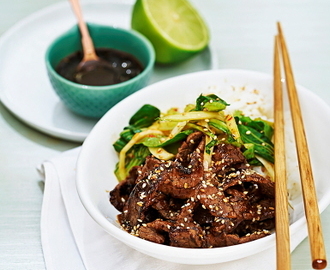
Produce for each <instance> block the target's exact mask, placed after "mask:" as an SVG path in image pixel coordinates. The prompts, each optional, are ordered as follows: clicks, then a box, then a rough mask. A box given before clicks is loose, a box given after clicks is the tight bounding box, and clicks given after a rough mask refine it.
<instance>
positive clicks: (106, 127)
mask: <svg viewBox="0 0 330 270" xmlns="http://www.w3.org/2000/svg"><path fill="white" fill-rule="evenodd" d="M272 84H273V80H272V77H271V76H269V75H267V74H262V73H258V72H252V71H244V70H214V71H202V72H197V73H192V74H187V75H182V76H179V77H175V78H172V79H168V80H165V81H162V82H159V83H156V84H153V85H150V86H148V87H146V88H144V89H142V90H141V91H139V92H137V93H134V94H133V95H131V96H129V97H128V98H126V99H124V100H123V101H121V102H120V103H118V104H117V105H115V106H114V107H113V108H112V109H110V111H109V112H107V113H106V115H105V116H104V117H103V118H102V119H101V120H100V121H99V122H98V123H97V124H96V126H95V127H94V129H93V130H92V132H91V133H90V135H89V136H88V137H87V139H86V140H85V142H84V144H83V146H82V150H81V153H80V156H79V159H78V165H77V189H78V193H79V196H80V198H81V201H82V203H83V205H84V206H85V208H86V210H87V211H88V213H89V214H90V215H91V216H92V218H94V220H95V221H96V222H97V223H98V224H99V225H101V227H102V228H103V229H104V230H105V231H107V232H108V233H109V234H111V235H112V236H114V237H116V238H117V239H119V240H120V241H122V242H123V243H125V244H127V245H128V246H130V247H132V248H134V249H136V250H138V251H140V252H142V253H145V254H147V255H150V256H152V257H155V258H158V259H162V260H165V261H171V262H176V263H181V264H195V265H202V264H215V263H221V262H229V261H234V260H238V259H241V258H245V257H248V256H251V255H253V254H257V253H259V252H262V251H264V250H267V249H270V248H273V247H274V245H275V235H274V234H272V235H270V236H267V237H264V238H261V239H259V240H255V241H252V242H248V243H244V244H239V245H235V246H230V247H220V248H208V249H194V248H177V247H170V246H165V245H160V244H156V243H153V242H149V241H146V240H143V239H140V238H138V237H135V236H132V235H130V234H128V233H127V232H126V231H124V230H122V229H121V228H120V226H119V224H118V222H117V214H118V211H117V210H116V209H115V208H114V207H113V206H112V205H111V204H110V203H109V194H108V191H110V190H112V189H113V188H114V186H115V185H116V184H117V179H116V178H115V176H114V174H113V171H114V168H115V164H116V163H117V161H118V157H117V154H116V152H115V151H114V149H113V147H112V144H113V143H114V141H115V140H116V139H117V138H118V134H119V133H120V132H121V131H122V129H123V127H125V126H126V125H127V124H128V120H129V118H130V117H131V116H132V115H133V114H134V113H135V112H136V111H137V110H138V109H139V108H140V107H141V106H142V105H144V104H145V103H149V104H152V105H154V106H157V107H158V108H159V109H161V110H162V111H164V110H166V109H169V108H171V107H180V108H183V107H184V106H185V105H186V104H188V103H194V102H195V99H196V98H197V96H198V95H200V94H201V93H214V94H217V95H218V96H220V97H224V96H228V93H229V92H233V89H234V91H238V92H239V91H241V92H240V93H241V94H242V91H243V92H244V91H250V92H251V93H252V92H253V93H254V94H257V93H260V94H261V95H262V96H264V97H265V98H266V100H265V102H266V103H267V104H268V105H269V110H272V97H273V94H272ZM297 88H298V92H299V97H300V102H301V108H302V111H303V117H304V121H305V126H306V134H307V139H308V143H309V148H310V153H311V160H312V165H313V169H314V177H315V182H316V187H317V194H318V201H319V208H320V211H323V210H324V209H325V208H326V207H327V206H328V205H329V203H330V186H329V184H328V179H327V178H328V177H327V176H328V175H329V174H330V167H329V166H324V161H326V160H328V154H327V151H326V149H329V148H330V141H329V140H328V134H329V133H330V108H329V107H328V106H327V105H326V104H325V103H324V102H323V101H322V100H321V99H320V98H318V97H317V96H316V95H314V94H313V93H312V92H310V91H309V90H306V89H305V88H303V87H301V86H298V87H297ZM240 93H238V98H240V97H242V95H241V94H240ZM252 96H253V95H252ZM257 96H258V95H256V96H254V97H257ZM224 99H225V98H224ZM225 100H226V99H225ZM259 101H260V100H259ZM237 102H238V103H239V102H245V101H242V100H240V101H239V100H237ZM268 113H271V112H268ZM320 127H322V132H315V130H320ZM292 150H294V149H292ZM293 153H295V151H293ZM295 168H296V166H295V165H294V166H292V167H289V169H290V170H293V169H295ZM295 175H297V173H296V172H290V177H295ZM291 180H292V179H291ZM294 180H296V179H294ZM298 183H299V182H298ZM298 186H299V185H298ZM291 204H292V206H293V212H292V214H291V226H290V232H291V248H292V249H294V248H295V247H296V246H297V245H298V244H299V243H300V242H301V241H302V240H303V238H304V237H306V235H307V233H306V228H305V227H306V221H305V217H304V213H303V205H302V201H301V193H300V191H299V188H297V191H296V195H294V196H293V199H292V201H291Z"/></svg>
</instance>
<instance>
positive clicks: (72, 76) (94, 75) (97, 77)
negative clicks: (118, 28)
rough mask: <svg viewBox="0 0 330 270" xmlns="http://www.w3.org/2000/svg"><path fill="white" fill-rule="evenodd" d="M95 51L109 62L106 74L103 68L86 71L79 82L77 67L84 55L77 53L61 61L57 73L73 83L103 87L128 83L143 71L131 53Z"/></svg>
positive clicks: (99, 49) (107, 49)
mask: <svg viewBox="0 0 330 270" xmlns="http://www.w3.org/2000/svg"><path fill="white" fill-rule="evenodd" d="M95 50H96V54H97V55H98V57H99V58H101V59H103V60H104V61H106V62H107V66H108V68H107V70H106V72H105V69H103V68H96V69H92V70H89V71H84V77H83V79H82V80H81V79H80V80H78V79H77V66H78V65H79V63H80V62H81V60H82V58H83V53H82V52H81V51H77V52H75V53H73V54H70V55H69V56H67V57H65V58H64V59H62V60H61V61H60V63H59V64H58V65H57V67H56V71H57V73H58V74H60V75H61V76H62V77H64V78H66V79H67V80H70V81H72V82H76V83H80V84H86V85H93V86H102V85H112V84H117V83H121V82H125V81H128V80H130V79H132V78H134V77H135V76H137V75H138V74H140V73H141V72H142V71H143V66H142V64H141V63H140V61H139V60H138V59H136V57H134V56H133V55H132V54H130V53H127V52H123V51H119V50H115V49H110V48H96V49H95ZM109 70H110V71H109ZM79 76H80V75H79Z"/></svg>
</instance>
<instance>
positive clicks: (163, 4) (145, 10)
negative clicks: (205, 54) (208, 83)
mask: <svg viewBox="0 0 330 270" xmlns="http://www.w3.org/2000/svg"><path fill="white" fill-rule="evenodd" d="M131 26H132V28H133V29H135V30H137V31H139V32H140V33H142V34H143V35H145V36H146V37H147V38H148V39H149V40H150V41H151V43H152V44H153V45H154V47H155V51H156V62H158V63H163V64H169V63H175V62H179V61H182V60H184V59H187V58H188V57H190V56H192V55H194V54H196V53H198V52H200V51H202V50H203V49H204V48H205V47H206V46H207V44H208V42H209V31H208V28H207V26H206V23H205V22H204V20H203V19H202V17H201V16H200V14H199V13H198V12H197V10H196V9H195V8H194V7H193V6H192V5H191V4H190V3H189V2H188V1H187V0H137V1H136V3H135V5H134V7H133V13H132V20H131Z"/></svg>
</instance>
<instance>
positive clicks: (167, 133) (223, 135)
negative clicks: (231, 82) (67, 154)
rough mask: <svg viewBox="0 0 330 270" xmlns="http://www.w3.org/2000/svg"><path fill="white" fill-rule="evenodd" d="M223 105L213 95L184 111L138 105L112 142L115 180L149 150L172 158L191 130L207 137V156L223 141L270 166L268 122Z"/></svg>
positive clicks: (253, 161)
mask: <svg viewBox="0 0 330 270" xmlns="http://www.w3.org/2000/svg"><path fill="white" fill-rule="evenodd" d="M227 106H230V104H228V103H227V102H226V101H224V100H223V99H221V98H219V97H218V96H216V95H214V94H211V95H200V96H199V97H198V98H197V99H196V102H195V104H188V105H187V106H186V107H185V109H184V112H179V111H178V110H177V109H173V108H172V109H171V110H169V111H168V112H167V113H164V114H161V112H160V110H159V109H158V108H156V107H154V106H152V105H149V104H147V105H144V106H142V107H141V108H140V109H139V110H138V111H137V112H136V113H135V114H134V115H133V116H132V117H131V119H130V121H129V125H128V126H126V127H125V128H124V129H123V131H122V132H121V133H120V137H119V139H118V140H117V141H116V142H115V143H114V144H113V146H114V149H115V150H116V151H117V152H118V153H119V156H120V160H119V162H118V164H117V167H116V172H115V173H116V176H117V178H118V180H119V181H121V180H124V179H125V178H126V177H127V175H128V173H129V171H130V169H131V168H132V167H133V166H137V165H141V164H143V163H144V161H145V158H146V157H147V156H148V155H150V154H151V153H152V154H153V155H155V156H156V157H158V158H172V157H174V156H175V154H176V152H177V150H178V148H179V147H180V145H181V143H182V142H183V141H184V140H185V139H186V138H187V136H188V135H189V134H191V133H193V132H195V131H201V132H203V133H204V134H205V136H206V137H207V145H206V147H205V148H206V149H205V155H208V157H210V156H211V155H212V150H213V147H214V146H215V145H217V144H219V143H223V142H226V143H230V144H233V145H235V146H237V147H240V148H241V150H242V152H243V154H244V156H245V158H246V159H247V161H248V162H249V164H251V165H258V166H265V167H267V168H270V167H271V165H270V164H273V163H274V145H273V143H272V141H271V140H272V136H273V127H272V123H270V122H268V121H265V120H262V119H259V118H258V119H251V118H250V117H247V116H244V114H243V113H242V112H240V111H237V112H235V113H234V115H231V114H226V112H225V109H226V108H227ZM158 153H159V156H157V155H158ZM205 157H206V156H205ZM208 160H209V158H208ZM261 161H262V162H261ZM266 163H267V164H266ZM265 164H266V165H265Z"/></svg>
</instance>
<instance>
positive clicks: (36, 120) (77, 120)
mask: <svg viewBox="0 0 330 270" xmlns="http://www.w3.org/2000/svg"><path fill="white" fill-rule="evenodd" d="M131 8H132V4H131V3H128V2H127V1H121V2H119V1H118V2H112V3H111V2H109V1H108V2H95V1H94V2H93V3H84V4H83V5H82V9H83V12H84V17H85V20H86V21H88V22H94V23H100V24H109V25H116V26H120V27H124V28H129V27H130V14H131ZM74 24H76V20H75V16H74V14H73V11H72V9H71V7H70V5H69V2H63V3H59V4H56V5H52V6H50V7H48V8H45V9H43V10H40V11H38V12H36V13H34V14H32V15H30V16H29V17H27V18H25V19H23V20H22V21H20V22H18V23H17V24H16V25H14V26H13V27H12V28H11V29H9V30H8V31H7V32H6V33H5V34H4V35H3V36H2V37H1V38H0V59H1V61H0V99H1V102H2V103H3V104H4V105H5V106H6V107H7V108H8V109H9V110H10V111H11V112H12V113H13V114H14V115H16V116H17V117H18V118H19V119H21V120H22V121H23V122H25V123H26V124H28V125H30V126H32V127H34V128H36V129H37V130H39V131H41V132H44V133H46V134H49V135H52V136H54V137H58V138H61V139H66V140H71V141H76V142H82V141H84V139H85V138H86V136H87V135H88V134H89V132H90V131H91V129H92V128H93V127H94V125H95V123H96V122H97V120H95V119H87V118H84V117H81V116H78V115H75V114H74V113H72V112H70V111H69V110H67V109H66V108H65V107H64V105H63V104H62V103H61V102H60V100H59V98H58V97H57V96H56V94H55V93H54V91H53V89H52V86H51V84H50V82H49V80H48V77H47V73H46V68H45V64H44V55H45V51H46V48H47V47H48V45H49V44H50V42H51V41H52V40H53V39H55V38H56V37H57V36H58V35H60V34H61V33H63V32H64V31H66V30H67V29H69V28H71V27H72V26H73V25H74ZM216 64H217V59H216V57H215V55H214V53H213V52H212V50H211V49H210V48H208V49H206V50H205V51H204V52H202V53H201V54H199V55H197V56H195V57H194V58H192V59H189V60H188V61H186V62H184V63H181V64H179V65H177V66H175V67H156V68H155V72H154V75H153V77H152V78H151V81H150V84H151V83H154V82H157V81H160V80H163V79H166V78H169V77H173V76H176V75H181V74H185V73H190V72H195V71H200V70H207V69H215V68H216Z"/></svg>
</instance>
